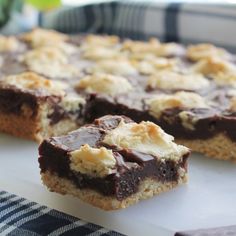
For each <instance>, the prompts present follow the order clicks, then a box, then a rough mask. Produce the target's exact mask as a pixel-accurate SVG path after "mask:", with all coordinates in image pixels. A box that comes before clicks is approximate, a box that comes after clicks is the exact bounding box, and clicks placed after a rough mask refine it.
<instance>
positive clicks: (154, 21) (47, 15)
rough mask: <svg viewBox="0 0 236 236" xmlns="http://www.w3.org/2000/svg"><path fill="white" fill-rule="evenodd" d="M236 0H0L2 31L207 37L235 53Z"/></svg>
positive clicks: (142, 37) (187, 39)
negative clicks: (56, 31)
mask: <svg viewBox="0 0 236 236" xmlns="http://www.w3.org/2000/svg"><path fill="white" fill-rule="evenodd" d="M235 3H236V0H224V1H222V0H221V1H217V0H204V1H203V0H168V1H167V0H166V1H159V0H126V1H125V0H123V1H122V0H120V1H119V0H115V1H114V0H113V1H109V0H103V1H101V0H0V33H2V34H6V35H9V34H18V33H20V32H24V31H28V30H30V29H32V28H33V27H36V26H40V27H44V28H50V29H55V30H58V31H61V32H64V33H69V34H76V33H80V32H83V33H99V34H116V35H119V36H120V37H129V38H132V39H140V40H146V39H148V38H150V37H153V36H154V37H158V38H159V39H160V40H162V41H176V42H180V43H184V44H189V43H199V42H209V43H214V44H216V45H218V46H222V47H225V48H227V49H229V50H231V51H233V52H236V27H235V26H236V4H235Z"/></svg>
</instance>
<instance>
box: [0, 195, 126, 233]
mask: <svg viewBox="0 0 236 236" xmlns="http://www.w3.org/2000/svg"><path fill="white" fill-rule="evenodd" d="M0 235H4V236H5V235H8V236H19V235H20V236H22V235H24V236H44V235H48V236H59V235H63V236H73V235H79V236H85V235H88V236H122V235H121V234H119V233H116V232H114V231H111V230H108V229H105V228H102V227H100V226H98V225H94V224H91V223H88V222H85V221H82V220H80V219H78V218H75V217H72V216H69V215H67V214H64V213H61V212H59V211H56V210H53V209H50V208H48V207H46V206H42V205H40V204H38V203H35V202H31V201H29V200H26V199H25V198H22V197H19V196H16V195H14V194H10V193H8V192H6V191H0Z"/></svg>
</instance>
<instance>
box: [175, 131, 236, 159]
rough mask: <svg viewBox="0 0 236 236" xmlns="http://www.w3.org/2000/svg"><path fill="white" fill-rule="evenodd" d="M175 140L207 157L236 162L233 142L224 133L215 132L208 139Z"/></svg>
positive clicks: (235, 148)
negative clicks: (215, 133)
mask: <svg viewBox="0 0 236 236" xmlns="http://www.w3.org/2000/svg"><path fill="white" fill-rule="evenodd" d="M176 142H177V143H179V144H182V145H185V146H187V147H188V148H190V149H191V150H193V151H195V152H200V153H202V154H205V155H206V156H208V157H211V158H214V159H219V160H226V161H233V162H236V145H235V142H234V141H232V140H231V139H230V138H228V137H227V136H226V135H225V134H224V133H220V134H217V135H215V136H213V137H212V138H208V139H193V140H186V139H176Z"/></svg>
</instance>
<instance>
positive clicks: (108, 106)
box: [85, 94, 236, 141]
mask: <svg viewBox="0 0 236 236" xmlns="http://www.w3.org/2000/svg"><path fill="white" fill-rule="evenodd" d="M138 96H140V95H137V98H136V99H135V97H133V98H132V99H130V96H129V99H128V96H127V98H126V99H125V96H124V95H123V96H118V97H116V98H111V97H106V96H103V95H97V94H91V95H90V96H89V98H88V101H87V105H86V108H85V110H86V111H85V114H86V116H85V120H86V121H87V122H91V121H92V120H93V119H96V118H98V117H101V116H104V115H106V114H111V115H126V116H128V117H130V118H131V119H133V120H134V121H136V122H140V121H143V120H144V121H152V122H154V123H156V124H158V125H160V126H161V127H162V128H163V129H164V130H165V131H166V132H167V133H169V134H171V135H173V136H174V137H176V138H183V139H208V138H211V137H213V136H215V135H217V134H219V133H224V134H225V135H227V136H228V137H229V138H230V139H231V140H232V141H236V117H235V115H236V114H235V113H234V112H230V111H228V112H225V110H224V109H225V106H226V104H227V102H226V100H227V98H226V96H223V95H222V94H221V95H220V96H217V97H214V99H218V100H220V101H218V103H219V104H221V106H219V107H217V108H210V109H205V108H194V109H188V110H187V111H189V112H191V113H192V117H190V118H189V119H190V122H191V125H192V126H193V129H189V128H186V127H185V126H184V125H183V122H182V121H181V119H180V117H179V113H180V112H182V111H184V110H182V109H178V108H172V109H167V110H165V111H164V112H163V113H162V115H161V117H160V118H159V119H157V118H155V117H153V116H152V115H151V114H149V113H148V110H147V109H148V108H147V107H146V106H145V104H144V103H143V102H142V99H140V98H139V99H138ZM185 110H186V109H185ZM191 119H192V121H191ZM193 119H194V120H196V121H193Z"/></svg>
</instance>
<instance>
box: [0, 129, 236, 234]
mask: <svg viewBox="0 0 236 236" xmlns="http://www.w3.org/2000/svg"><path fill="white" fill-rule="evenodd" d="M37 156H38V154H37V144H35V143H33V142H30V141H25V140H20V139H17V138H13V137H10V136H7V135H2V134H0V189H3V190H7V191H9V192H12V193H16V194H18V195H20V196H23V197H25V198H28V199H30V200H33V201H36V202H39V203H41V204H44V205H47V206H49V207H52V208H55V209H57V210H60V211H63V212H65V213H68V214H71V215H74V216H77V217H79V218H81V219H83V220H86V221H89V222H93V223H96V224H99V225H102V226H104V227H107V228H110V229H113V230H116V231H119V232H121V233H124V234H129V235H136V236H138V235H142V236H143V235H149V236H151V235H161V236H172V235H173V234H174V231H175V230H188V229H197V228H207V227H217V226H226V225H232V224H236V207H235V199H236V184H235V182H236V165H235V164H232V163H229V162H223V161H216V160H211V159H208V158H205V157H203V156H200V155H196V154H194V155H192V158H191V161H190V166H189V167H190V168H189V172H190V176H189V183H188V184H187V185H185V186H182V187H179V188H177V189H174V190H173V191H170V192H168V193H163V194H161V195H159V196H156V197H154V198H152V199H150V200H146V201H142V202H140V203H139V204H137V205H134V206H132V207H130V208H128V209H125V210H121V211H115V212H104V211H101V210H99V209H96V208H93V207H91V206H89V205H87V204H85V203H82V202H80V201H79V200H78V199H75V198H73V197H69V196H67V197H65V196H61V195H59V194H56V193H51V192H49V191H47V190H46V189H45V187H43V186H42V184H41V181H40V175H39V168H38V160H37Z"/></svg>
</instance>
